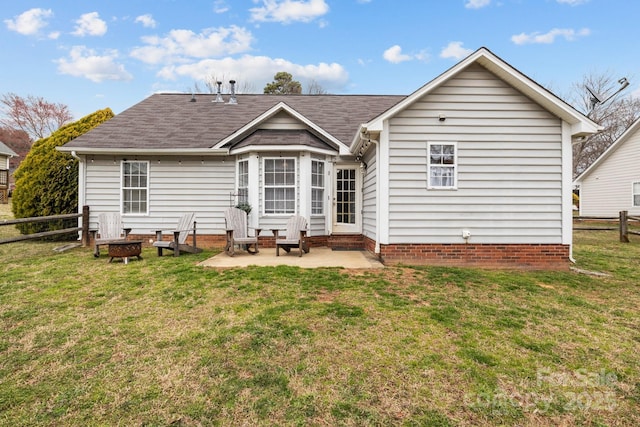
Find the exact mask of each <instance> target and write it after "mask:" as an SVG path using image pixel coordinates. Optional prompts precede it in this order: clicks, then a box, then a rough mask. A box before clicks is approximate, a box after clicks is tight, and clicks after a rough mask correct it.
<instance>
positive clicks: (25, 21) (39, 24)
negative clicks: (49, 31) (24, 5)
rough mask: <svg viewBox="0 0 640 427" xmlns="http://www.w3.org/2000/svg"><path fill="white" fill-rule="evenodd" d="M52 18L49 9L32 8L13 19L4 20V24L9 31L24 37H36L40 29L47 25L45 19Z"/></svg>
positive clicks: (51, 12)
mask: <svg viewBox="0 0 640 427" xmlns="http://www.w3.org/2000/svg"><path fill="white" fill-rule="evenodd" d="M52 16H53V11H52V10H51V9H40V8H34V9H29V10H27V11H26V12H23V13H21V14H20V15H18V16H16V17H14V19H5V20H4V23H5V24H7V28H8V29H10V30H11V31H15V32H17V33H20V34H23V35H25V36H32V35H36V34H38V33H39V32H40V30H41V29H43V28H44V27H46V26H47V25H48V22H47V18H50V17H52Z"/></svg>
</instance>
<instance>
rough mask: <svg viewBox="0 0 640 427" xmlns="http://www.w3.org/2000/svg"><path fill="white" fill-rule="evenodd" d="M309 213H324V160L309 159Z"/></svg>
mask: <svg viewBox="0 0 640 427" xmlns="http://www.w3.org/2000/svg"><path fill="white" fill-rule="evenodd" d="M311 215H324V162H321V161H318V160H312V161H311Z"/></svg>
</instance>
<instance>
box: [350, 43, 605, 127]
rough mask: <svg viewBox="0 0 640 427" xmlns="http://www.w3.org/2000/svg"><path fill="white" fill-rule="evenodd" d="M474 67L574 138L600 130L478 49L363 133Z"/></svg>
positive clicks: (491, 55) (510, 67)
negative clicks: (543, 112)
mask: <svg viewBox="0 0 640 427" xmlns="http://www.w3.org/2000/svg"><path fill="white" fill-rule="evenodd" d="M473 63H477V64H480V65H481V66H483V67H484V68H486V69H487V70H489V71H490V72H492V73H493V74H495V75H497V76H498V77H499V78H501V79H502V80H504V81H506V82H507V83H509V84H510V85H511V86H513V87H514V88H516V89H518V90H519V91H520V92H521V93H523V94H524V95H525V96H527V97H529V98H531V99H532V100H534V101H535V102H536V103H538V104H540V105H541V106H542V107H544V108H545V109H546V110H548V111H550V112H551V113H553V114H554V115H556V116H557V117H559V118H561V119H562V120H564V121H565V122H567V123H569V124H570V125H571V134H572V136H574V137H578V136H585V135H590V134H593V133H596V132H597V131H598V130H600V129H602V128H601V127H600V126H599V125H598V124H596V123H595V122H593V121H592V120H591V119H589V118H588V117H586V116H585V115H584V114H582V113H580V112H579V111H577V110H576V109H574V108H573V107H571V106H570V105H569V104H567V103H566V102H564V101H562V100H561V99H560V98H558V97H557V96H555V95H554V94H552V93H551V92H549V91H548V90H547V89H545V88H543V87H542V86H540V85H539V84H537V83H536V82H534V81H533V80H531V79H530V78H528V77H527V76H525V75H524V74H522V73H521V72H519V71H518V70H516V69H515V68H513V67H512V66H511V65H509V64H507V63H506V62H505V61H503V60H502V59H500V58H499V57H498V56H496V55H495V54H493V53H492V52H491V51H489V50H488V49H486V48H480V49H478V50H477V51H475V52H474V53H472V54H471V55H469V56H468V57H467V58H465V59H463V60H462V61H460V62H459V63H458V64H456V65H455V66H453V67H451V68H450V69H449V70H447V71H445V72H444V73H442V74H441V75H439V76H438V77H436V78H435V79H433V80H432V81H430V82H429V83H427V84H426V85H424V86H422V87H421V88H420V89H418V90H416V91H415V92H413V93H412V94H411V95H409V96H408V97H407V98H405V99H404V100H402V101H400V102H399V103H398V104H396V105H395V106H393V107H392V108H390V109H389V110H387V111H385V112H384V113H382V114H381V115H379V116H378V117H376V118H374V119H373V120H371V121H369V122H367V123H365V124H364V125H363V128H364V129H361V130H363V131H370V132H371V131H372V132H379V131H381V130H382V128H383V124H384V121H385V120H387V119H389V118H391V117H393V116H395V115H396V114H398V113H399V112H400V111H402V110H404V109H406V108H407V107H408V106H409V105H411V104H413V103H414V102H416V101H417V100H419V99H420V98H422V97H423V96H424V95H426V94H428V93H430V92H431V91H433V89H434V88H436V87H438V86H440V85H441V84H443V82H445V81H447V80H448V79H450V78H451V77H452V76H454V75H456V74H458V73H459V72H461V71H462V70H464V69H465V68H467V67H468V66H469V65H471V64H473Z"/></svg>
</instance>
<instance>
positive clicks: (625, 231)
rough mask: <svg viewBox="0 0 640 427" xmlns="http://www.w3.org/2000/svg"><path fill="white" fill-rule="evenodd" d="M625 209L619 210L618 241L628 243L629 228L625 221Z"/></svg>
mask: <svg viewBox="0 0 640 427" xmlns="http://www.w3.org/2000/svg"><path fill="white" fill-rule="evenodd" d="M627 214H628V212H627V211H620V241H621V242H622V243H629V228H628V223H627Z"/></svg>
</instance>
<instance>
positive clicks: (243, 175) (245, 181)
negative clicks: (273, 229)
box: [237, 160, 249, 205]
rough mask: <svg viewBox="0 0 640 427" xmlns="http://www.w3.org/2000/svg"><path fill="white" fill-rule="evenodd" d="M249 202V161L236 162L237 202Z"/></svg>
mask: <svg viewBox="0 0 640 427" xmlns="http://www.w3.org/2000/svg"><path fill="white" fill-rule="evenodd" d="M246 203H249V161H248V160H240V161H239V162H238V201H237V204H239V205H240V204H246Z"/></svg>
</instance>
